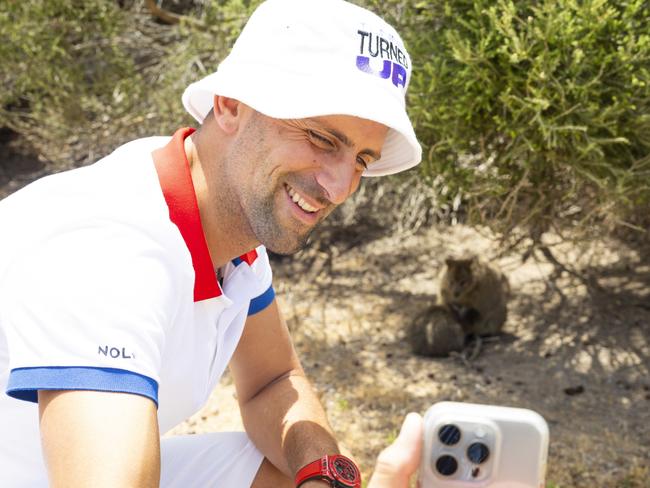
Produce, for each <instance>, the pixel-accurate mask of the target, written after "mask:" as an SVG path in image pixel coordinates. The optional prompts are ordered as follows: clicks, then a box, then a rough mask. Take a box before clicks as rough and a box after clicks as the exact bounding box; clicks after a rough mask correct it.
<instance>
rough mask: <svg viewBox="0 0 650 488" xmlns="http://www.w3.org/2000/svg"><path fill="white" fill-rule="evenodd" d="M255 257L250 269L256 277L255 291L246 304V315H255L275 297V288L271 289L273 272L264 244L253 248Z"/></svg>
mask: <svg viewBox="0 0 650 488" xmlns="http://www.w3.org/2000/svg"><path fill="white" fill-rule="evenodd" d="M255 251H256V252H257V258H256V259H255V262H254V263H253V264H252V266H251V267H252V270H253V272H254V273H255V276H256V278H257V280H256V281H257V284H258V285H257V293H256V294H255V296H254V298H252V299H251V301H250V304H249V306H248V315H249V316H250V315H255V314H256V313H259V312H261V311H262V310H264V309H265V308H267V307H268V306H269V305H271V303H272V302H273V300H274V299H275V290H274V289H273V272H272V270H271V263H270V262H269V256H268V254H267V252H266V248H265V247H264V246H259V247H257V248H256V249H255Z"/></svg>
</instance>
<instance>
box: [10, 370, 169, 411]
mask: <svg viewBox="0 0 650 488" xmlns="http://www.w3.org/2000/svg"><path fill="white" fill-rule="evenodd" d="M38 390H92V391H107V392H119V393H133V394H136V395H142V396H145V397H147V398H150V399H151V400H153V402H154V403H155V404H156V407H157V406H158V382H156V381H155V380H153V379H152V378H149V377H148V376H144V375H141V374H138V373H134V372H132V371H127V370H124V369H115V368H95V367H79V366H52V367H49V366H46V367H37V368H16V369H12V370H11V373H10V374H9V382H8V384H7V395H9V396H10V397H13V398H17V399H18V400H25V401H28V402H34V403H37V402H38Z"/></svg>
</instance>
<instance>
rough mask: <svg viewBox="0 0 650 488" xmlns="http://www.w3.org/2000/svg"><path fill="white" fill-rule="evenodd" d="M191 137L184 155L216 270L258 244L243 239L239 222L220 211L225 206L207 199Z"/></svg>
mask: <svg viewBox="0 0 650 488" xmlns="http://www.w3.org/2000/svg"><path fill="white" fill-rule="evenodd" d="M193 136H194V135H192V136H189V137H187V138H185V146H184V147H185V155H186V157H187V161H188V163H189V165H190V174H191V176H192V183H193V184H194V191H195V193H196V200H197V203H198V207H199V215H200V217H201V225H202V227H203V233H204V235H205V240H206V242H207V244H208V250H209V252H210V258H211V259H212V264H213V266H214V268H215V270H216V269H217V268H220V267H222V266H224V265H225V264H226V263H227V262H228V261H230V260H232V259H234V258H236V257H238V256H241V255H242V254H245V253H247V252H248V251H250V250H251V249H254V248H255V247H257V246H258V245H259V243H258V242H255V241H254V240H250V242H248V241H246V242H242V239H241V237H242V236H241V235H240V232H238V230H239V229H240V228H241V225H238V224H237V223H235V222H231V220H232V216H230V215H227V214H225V212H223V210H222V209H224V208H226V206H222V205H215V204H214V202H212V203H211V199H210V198H209V195H210V189H209V187H208V184H207V180H206V176H205V172H204V168H203V165H202V164H201V160H200V159H199V155H198V151H197V148H196V144H195V143H194V141H193V139H192V137H193ZM213 191H214V189H213Z"/></svg>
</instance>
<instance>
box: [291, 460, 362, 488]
mask: <svg viewBox="0 0 650 488" xmlns="http://www.w3.org/2000/svg"><path fill="white" fill-rule="evenodd" d="M310 480H323V481H327V482H328V483H329V484H330V486H333V487H334V488H361V474H359V468H357V465H356V464H354V462H353V461H352V460H351V459H348V458H346V457H345V456H341V455H340V454H334V455H332V456H323V457H322V458H320V459H317V460H316V461H314V462H311V463H309V464H308V465H306V466H303V467H302V468H300V471H298V473H297V474H296V488H299V487H300V485H302V484H303V483H306V482H307V481H310Z"/></svg>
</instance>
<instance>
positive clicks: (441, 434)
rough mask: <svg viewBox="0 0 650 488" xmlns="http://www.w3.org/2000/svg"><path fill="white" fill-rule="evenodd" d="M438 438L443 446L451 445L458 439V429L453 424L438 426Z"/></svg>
mask: <svg viewBox="0 0 650 488" xmlns="http://www.w3.org/2000/svg"><path fill="white" fill-rule="evenodd" d="M438 439H440V442H442V443H443V444H444V445H445V446H453V445H454V444H456V443H457V442H458V441H459V440H460V429H459V428H458V427H456V426H455V425H454V424H446V425H443V426H442V427H440V430H439V431H438Z"/></svg>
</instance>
